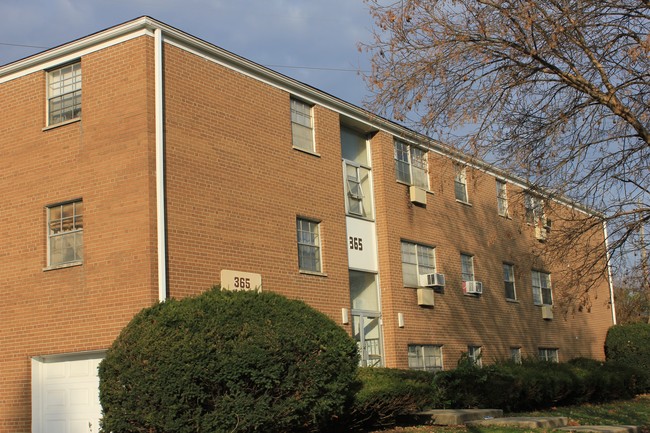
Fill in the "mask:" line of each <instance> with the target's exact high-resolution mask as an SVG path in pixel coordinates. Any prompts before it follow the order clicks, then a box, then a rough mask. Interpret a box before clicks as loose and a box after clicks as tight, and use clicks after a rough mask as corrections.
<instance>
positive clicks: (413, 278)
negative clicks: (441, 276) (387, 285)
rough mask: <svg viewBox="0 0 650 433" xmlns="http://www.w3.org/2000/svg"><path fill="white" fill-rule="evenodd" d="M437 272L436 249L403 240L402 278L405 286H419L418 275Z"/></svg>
mask: <svg viewBox="0 0 650 433" xmlns="http://www.w3.org/2000/svg"><path fill="white" fill-rule="evenodd" d="M435 272H436V256H435V250H434V249H433V248H431V247H427V246H424V245H418V244H414V243H411V242H405V241H402V280H403V281H404V287H418V286H419V285H420V284H419V281H418V275H421V274H433V273H435Z"/></svg>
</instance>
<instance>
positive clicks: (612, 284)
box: [603, 221, 616, 325]
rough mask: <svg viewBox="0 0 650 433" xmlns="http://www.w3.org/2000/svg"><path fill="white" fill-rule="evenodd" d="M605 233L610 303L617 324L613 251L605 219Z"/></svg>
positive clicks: (613, 323)
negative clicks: (610, 249)
mask: <svg viewBox="0 0 650 433" xmlns="http://www.w3.org/2000/svg"><path fill="white" fill-rule="evenodd" d="M603 233H604V235H605V249H606V254H607V281H608V282H609V303H610V305H611V306H612V325H616V304H615V302H614V283H613V282H612V265H611V259H612V257H611V253H610V251H609V237H608V235H607V221H603Z"/></svg>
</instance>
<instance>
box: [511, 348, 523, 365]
mask: <svg viewBox="0 0 650 433" xmlns="http://www.w3.org/2000/svg"><path fill="white" fill-rule="evenodd" d="M510 361H512V362H514V363H515V364H521V361H522V358H521V347H511V348H510Z"/></svg>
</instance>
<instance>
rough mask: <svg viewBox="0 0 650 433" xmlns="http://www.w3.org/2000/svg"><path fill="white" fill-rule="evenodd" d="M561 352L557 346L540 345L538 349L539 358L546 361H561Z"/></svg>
mask: <svg viewBox="0 0 650 433" xmlns="http://www.w3.org/2000/svg"><path fill="white" fill-rule="evenodd" d="M559 352H560V351H559V349H558V348H556V347H540V348H538V349H537V354H538V357H539V359H540V360H541V361H546V362H555V363H558V362H560V353H559Z"/></svg>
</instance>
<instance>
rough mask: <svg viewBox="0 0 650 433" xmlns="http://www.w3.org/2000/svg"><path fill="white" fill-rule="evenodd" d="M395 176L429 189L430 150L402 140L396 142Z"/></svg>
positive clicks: (402, 180)
mask: <svg viewBox="0 0 650 433" xmlns="http://www.w3.org/2000/svg"><path fill="white" fill-rule="evenodd" d="M394 158H395V176H396V178H397V180H398V181H400V182H404V183H407V184H409V185H413V186H417V187H418V188H422V189H424V190H429V173H428V152H427V151H426V150H424V149H421V148H419V147H417V146H413V145H410V144H407V143H405V142H403V141H401V140H395V143H394Z"/></svg>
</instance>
